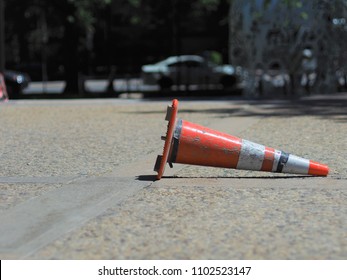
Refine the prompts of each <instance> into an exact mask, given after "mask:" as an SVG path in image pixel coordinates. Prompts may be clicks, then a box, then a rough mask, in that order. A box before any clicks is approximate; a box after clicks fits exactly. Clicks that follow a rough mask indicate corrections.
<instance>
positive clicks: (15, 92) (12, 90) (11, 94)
mask: <svg viewBox="0 0 347 280" xmlns="http://www.w3.org/2000/svg"><path fill="white" fill-rule="evenodd" d="M7 94H8V98H9V99H18V98H20V97H21V95H22V89H21V88H20V87H18V86H13V85H7Z"/></svg>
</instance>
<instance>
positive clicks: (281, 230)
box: [0, 94, 347, 259]
mask: <svg viewBox="0 0 347 280" xmlns="http://www.w3.org/2000/svg"><path fill="white" fill-rule="evenodd" d="M170 103H171V102H170V101H165V102H162V101H153V102H147V101H145V102H138V101H133V100H90V101H88V100H81V101H79V100H72V101H63V100H61V101H49V102H45V101H30V102H29V101H18V102H10V103H8V104H4V105H0V106H1V107H0V119H1V120H2V126H1V127H0V135H1V136H0V139H1V141H0V155H1V156H0V159H1V161H0V163H1V168H0V176H1V177H0V189H1V210H0V211H1V218H0V223H1V224H2V227H1V229H0V236H1V237H0V257H1V258H2V259H4V258H15V259H17V258H30V259H31V258H34V259H36V258H38V259H346V257H347V234H346V233H347V221H346V220H347V218H346V217H347V215H346V214H347V203H346V202H347V171H346V168H345V167H346V165H347V158H346V156H345V154H346V152H345V151H346V150H347V142H346V135H347V126H346V124H347V111H346V107H347V95H346V94H338V95H329V96H328V98H327V96H320V97H318V96H315V97H310V98H306V99H301V100H299V101H295V102H290V101H266V100H263V101H260V100H258V101H246V100H245V101H232V100H223V101H213V100H212V101H191V100H187V101H181V102H180V108H179V117H181V118H183V119H187V120H189V121H191V122H195V123H199V124H201V125H205V126H208V127H210V128H213V129H217V130H220V131H223V132H226V133H230V134H233V135H236V136H239V137H242V138H245V139H248V140H252V141H254V142H257V143H261V144H266V145H267V146H270V147H274V148H279V149H282V150H285V151H287V152H292V153H294V154H296V155H299V156H303V157H306V158H309V159H312V160H316V161H320V162H322V163H326V164H327V165H329V166H330V168H331V174H330V175H329V176H328V177H327V178H312V177H303V176H293V175H285V174H276V173H263V172H251V171H242V170H229V169H216V168H207V167H196V166H182V165H175V166H174V168H173V169H172V170H170V169H169V168H167V172H166V173H165V176H164V178H163V179H162V180H160V181H156V182H153V181H152V177H151V175H153V174H154V172H153V171H152V168H153V164H154V161H155V158H156V155H157V154H160V153H161V151H162V146H163V143H162V141H160V136H161V135H162V134H163V133H165V130H166V122H165V121H164V117H165V111H166V106H167V105H169V104H170Z"/></svg>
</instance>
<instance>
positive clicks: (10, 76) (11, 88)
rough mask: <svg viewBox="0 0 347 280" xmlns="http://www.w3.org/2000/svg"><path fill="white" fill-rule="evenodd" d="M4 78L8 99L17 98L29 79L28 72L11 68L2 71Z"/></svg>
mask: <svg viewBox="0 0 347 280" xmlns="http://www.w3.org/2000/svg"><path fill="white" fill-rule="evenodd" d="M4 79H5V84H6V89H7V94H8V96H9V98H10V99H13V98H19V97H20V96H21V95H22V93H23V89H25V88H26V87H27V86H28V85H29V83H30V81H31V79H30V77H29V75H28V74H25V73H22V72H17V71H12V70H5V71H4Z"/></svg>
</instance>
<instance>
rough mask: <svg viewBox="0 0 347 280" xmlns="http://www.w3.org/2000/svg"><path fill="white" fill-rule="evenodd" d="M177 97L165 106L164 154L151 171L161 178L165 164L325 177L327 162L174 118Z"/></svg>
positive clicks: (327, 170) (327, 169)
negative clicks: (324, 163)
mask: <svg viewBox="0 0 347 280" xmlns="http://www.w3.org/2000/svg"><path fill="white" fill-rule="evenodd" d="M177 111H178V100H177V99H174V100H173V102H172V106H171V107H168V110H167V115H166V120H167V121H169V124H168V128H167V133H166V136H165V137H162V139H163V140H165V144H164V151H163V155H161V156H158V158H157V161H156V164H155V167H154V170H155V171H157V172H158V175H157V179H158V180H160V178H161V177H162V175H163V174H164V170H165V166H166V163H169V165H170V167H172V163H183V164H192V165H203V166H214V167H223V168H235V169H246V170H256V171H268V172H283V173H292V174H304V175H315V176H327V175H328V172H329V168H328V167H327V166H326V165H323V164H320V163H317V162H314V161H311V160H308V159H304V158H301V157H298V156H295V155H292V154H288V153H285V152H283V151H279V150H276V149H273V148H269V147H266V146H263V145H260V144H257V143H254V142H251V141H248V140H244V139H241V138H238V137H235V136H232V135H228V134H225V133H222V132H219V131H215V130H212V129H209V128H206V127H203V126H200V125H197V124H194V123H190V122H188V121H185V120H181V119H177Z"/></svg>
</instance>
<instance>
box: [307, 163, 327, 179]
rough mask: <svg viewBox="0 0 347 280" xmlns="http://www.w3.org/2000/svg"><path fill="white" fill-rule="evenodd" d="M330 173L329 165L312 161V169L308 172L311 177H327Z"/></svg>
mask: <svg viewBox="0 0 347 280" xmlns="http://www.w3.org/2000/svg"><path fill="white" fill-rule="evenodd" d="M328 173H329V167H328V166H327V165H324V164H321V163H318V162H315V161H312V160H310V167H309V170H308V174H309V175H315V176H327V175H328Z"/></svg>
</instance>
